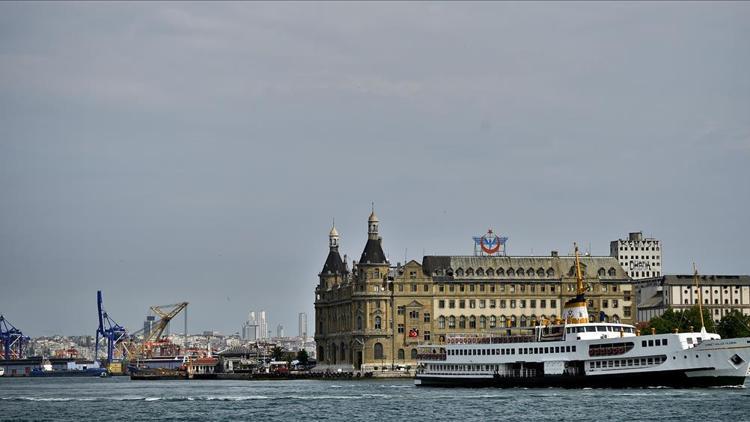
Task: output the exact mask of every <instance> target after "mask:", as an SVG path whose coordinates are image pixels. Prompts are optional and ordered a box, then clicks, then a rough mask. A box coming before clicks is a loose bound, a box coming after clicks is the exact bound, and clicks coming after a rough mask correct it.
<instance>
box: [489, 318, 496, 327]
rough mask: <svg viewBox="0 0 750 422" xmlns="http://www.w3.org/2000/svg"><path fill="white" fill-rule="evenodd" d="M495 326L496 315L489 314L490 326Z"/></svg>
mask: <svg viewBox="0 0 750 422" xmlns="http://www.w3.org/2000/svg"><path fill="white" fill-rule="evenodd" d="M495 327H497V317H495V315H490V328H495Z"/></svg>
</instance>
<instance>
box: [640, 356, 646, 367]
mask: <svg viewBox="0 0 750 422" xmlns="http://www.w3.org/2000/svg"><path fill="white" fill-rule="evenodd" d="M641 365H643V366H645V365H646V359H645V358H644V359H641Z"/></svg>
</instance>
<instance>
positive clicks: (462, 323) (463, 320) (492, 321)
mask: <svg viewBox="0 0 750 422" xmlns="http://www.w3.org/2000/svg"><path fill="white" fill-rule="evenodd" d="M556 318H557V316H556V315H551V316H550V319H551V320H555V319H556ZM545 319H547V317H546V316H544V315H542V316H541V319H540V320H539V321H542V320H545ZM477 321H478V322H479V327H478V328H480V329H485V328H495V327H519V326H520V327H528V326H535V325H537V318H536V316H535V315H532V316H531V317H526V316H525V315H522V316H521V317H520V318H518V319H516V316H515V315H511V316H510V317H509V318H506V316H505V315H501V316H500V317H499V318H498V317H496V316H495V315H490V316H489V317H486V316H484V315H481V316H480V317H479V318H478V319H477V317H475V316H473V315H472V316H470V317H468V318H467V317H465V316H460V317H458V318H456V317H455V316H452V315H451V316H449V317H447V318H446V317H444V316H441V317H440V318H438V328H440V329H445V328H446V325H447V328H448V329H453V328H456V322H458V328H467V325H466V324H467V322H468V328H472V329H476V328H477ZM519 322H520V325H519V324H518V323H519ZM498 324H499V325H498Z"/></svg>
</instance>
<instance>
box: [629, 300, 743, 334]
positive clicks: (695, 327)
mask: <svg viewBox="0 0 750 422" xmlns="http://www.w3.org/2000/svg"><path fill="white" fill-rule="evenodd" d="M703 321H704V323H705V325H706V331H708V332H709V333H717V334H719V335H720V336H721V338H737V337H750V315H743V314H742V312H740V311H738V310H736V309H735V310H732V311H731V312H729V313H727V314H726V315H724V317H722V318H721V320H720V321H719V322H718V324H717V323H715V322H714V319H713V318H712V317H711V312H710V311H709V310H708V309H703ZM700 327H701V312H700V310H699V307H698V306H693V307H692V308H690V309H686V310H684V311H675V310H674V309H672V308H671V307H670V308H668V309H667V310H666V311H664V313H663V314H662V315H661V316H658V317H654V318H652V319H651V320H650V321H648V322H644V323H640V324H638V328H639V329H640V330H641V333H642V334H650V333H651V331H652V329H653V330H655V331H656V334H666V333H672V332H674V330H675V329H678V330H679V331H680V332H690V331H699V330H700Z"/></svg>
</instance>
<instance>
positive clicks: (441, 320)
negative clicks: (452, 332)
mask: <svg viewBox="0 0 750 422" xmlns="http://www.w3.org/2000/svg"><path fill="white" fill-rule="evenodd" d="M438 328H443V329H444V328H445V317H444V316H440V318H438Z"/></svg>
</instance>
